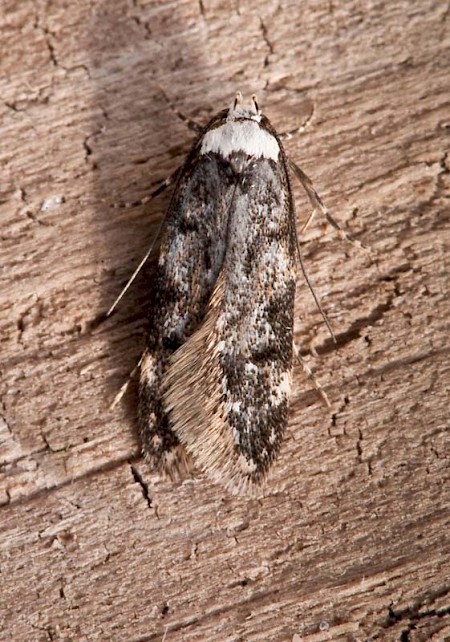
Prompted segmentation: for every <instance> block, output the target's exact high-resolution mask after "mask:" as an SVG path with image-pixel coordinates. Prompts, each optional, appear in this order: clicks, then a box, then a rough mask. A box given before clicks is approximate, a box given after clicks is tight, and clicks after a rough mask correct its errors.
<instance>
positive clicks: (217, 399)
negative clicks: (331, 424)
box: [163, 155, 296, 493]
mask: <svg viewBox="0 0 450 642" xmlns="http://www.w3.org/2000/svg"><path fill="white" fill-rule="evenodd" d="M241 161H242V155H241V158H239V155H237V157H236V158H235V159H231V165H233V164H235V165H236V164H240V166H241V167H242V162H241ZM294 226H295V220H294V208H293V203H292V196H291V192H290V188H289V180H288V177H287V172H286V165H285V162H284V157H283V159H282V161H280V162H279V163H274V162H273V161H271V160H265V159H258V160H257V161H254V162H252V161H251V160H250V161H248V159H247V166H246V169H244V170H243V171H241V173H240V180H239V182H238V183H237V185H236V189H235V192H234V196H233V200H232V203H231V206H230V214H229V222H228V238H227V244H226V253H225V259H224V264H223V268H222V270H221V272H220V277H219V279H218V281H217V284H216V286H215V288H214V293H213V295H212V297H211V300H210V302H209V305H208V313H207V315H206V318H205V320H204V322H203V323H202V325H201V327H200V328H199V330H197V332H195V333H194V334H193V335H192V336H191V337H190V338H189V339H188V340H187V341H186V343H185V344H184V345H182V346H181V347H180V348H179V349H178V350H177V351H176V352H174V354H173V355H172V356H171V357H170V365H169V368H168V370H167V373H166V374H165V375H164V380H163V394H164V405H165V408H166V410H167V412H168V415H169V418H170V424H171V426H172V428H173V430H174V432H175V433H176V435H177V436H178V437H179V439H180V441H181V443H183V444H184V445H185V446H186V449H187V451H188V452H189V453H190V455H191V456H192V457H193V459H194V463H195V465H196V466H199V467H200V468H201V469H203V470H204V471H205V472H206V473H207V474H208V476H209V477H211V478H212V479H214V480H217V481H219V482H220V483H222V484H224V485H225V486H226V487H228V489H229V490H231V491H232V492H235V493H239V492H241V491H247V490H250V489H251V488H252V487H253V485H254V484H255V483H259V482H260V481H261V480H262V479H263V477H264V475H265V473H266V471H267V469H268V468H269V466H270V463H271V462H272V460H273V459H274V457H275V456H276V454H277V452H278V450H279V446H280V443H281V438H282V435H283V433H284V429H285V427H286V423H287V415H288V398H289V392H290V384H291V370H292V350H293V347H292V346H293V306H294V294H295V251H296V249H295V228H294Z"/></svg>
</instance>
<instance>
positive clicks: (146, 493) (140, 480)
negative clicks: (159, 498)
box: [130, 463, 153, 509]
mask: <svg viewBox="0 0 450 642" xmlns="http://www.w3.org/2000/svg"><path fill="white" fill-rule="evenodd" d="M130 469H131V474H132V475H133V479H134V481H135V482H136V484H139V486H140V487H141V490H142V495H143V496H144V499H145V501H146V502H147V505H148V507H149V508H150V509H153V505H152V498H151V497H150V495H149V490H148V484H147V483H146V482H145V481H144V478H143V477H142V475H141V473H140V472H139V471H138V469H137V468H136V467H135V466H133V464H131V463H130Z"/></svg>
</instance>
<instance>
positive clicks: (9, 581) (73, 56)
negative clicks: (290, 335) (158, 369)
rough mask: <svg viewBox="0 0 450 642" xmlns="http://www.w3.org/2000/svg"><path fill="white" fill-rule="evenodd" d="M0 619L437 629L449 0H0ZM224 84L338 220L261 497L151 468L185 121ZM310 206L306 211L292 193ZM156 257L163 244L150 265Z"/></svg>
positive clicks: (6, 635)
mask: <svg viewBox="0 0 450 642" xmlns="http://www.w3.org/2000/svg"><path fill="white" fill-rule="evenodd" d="M0 11H1V25H0V33H1V81H0V87H1V106H0V110H1V133H0V141H1V142H0V160H1V190H2V198H1V201H0V208H1V209H0V212H1V272H0V274H1V302H0V306H1V307H0V309H1V315H0V333H1V334H0V337H1V374H2V377H1V409H0V412H1V417H0V449H1V456H0V460H1V464H2V465H1V471H0V475H1V476H0V501H1V502H2V504H3V506H2V508H1V541H0V546H1V549H0V550H1V562H0V591H1V594H0V639H1V640H14V641H16V640H17V641H29V642H35V641H36V642H38V641H39V642H41V641H42V642H43V641H45V640H64V641H66V642H68V641H69V640H73V641H77V642H78V641H80V642H94V641H97V640H112V641H117V642H119V641H125V640H126V641H131V642H144V640H145V641H160V640H162V639H163V636H164V634H165V633H166V637H165V640H166V642H179V641H182V640H184V641H186V642H187V641H189V642H191V641H196V640H207V641H220V642H225V641H226V642H232V641H233V642H238V641H249V642H250V641H251V642H253V641H256V640H259V641H266V640H269V641H274V642H286V641H287V642H291V641H294V642H300V640H301V641H303V642H319V641H328V640H332V641H338V640H339V641H342V642H344V641H346V642H349V641H360V642H362V641H366V640H387V641H392V642H393V641H397V640H398V641H401V642H422V641H424V640H427V641H433V642H438V641H442V640H446V639H450V561H449V556H450V533H449V531H450V527H449V526H450V512H449V500H450V491H449V440H448V422H449V398H448V387H449V383H450V376H449V354H448V325H447V320H448V317H449V314H450V305H449V298H448V284H449V276H448V274H449V268H450V261H449V255H448V243H449V236H450V235H449V216H448V215H449V207H450V203H449V185H450V160H449V157H448V156H447V151H446V150H447V149H448V142H449V131H450V72H449V68H450V9H449V5H448V3H447V2H444V1H443V0H439V1H433V0H409V1H408V0H403V1H402V0H393V1H392V2H375V1H373V2H372V1H370V0H365V1H363V0H349V1H348V2H344V1H343V0H340V1H337V0H330V1H325V0H324V1H319V0H317V1H311V2H308V1H307V2H296V1H291V2H284V1H282V2H269V1H257V0H252V1H251V2H244V1H243V0H241V2H239V1H238V0H236V1H234V2H232V1H230V2H225V1H211V2H210V1H209V0H200V1H199V2H194V1H188V0H185V1H178V2H170V1H168V0H167V1H161V2H157V1H155V2H151V1H146V0H134V1H132V0H130V1H129V2H127V1H126V0H113V1H111V0H109V1H106V0H105V1H103V2H102V1H100V0H91V1H89V0H80V1H78V0H77V2H71V3H67V2H64V1H63V0H54V1H53V2H46V1H44V0H34V1H33V0H20V2H18V1H16V0H2V3H1V9H0ZM236 89H241V90H242V91H243V92H244V93H245V94H246V95H247V96H248V95H249V94H251V93H252V92H254V91H255V92H257V93H258V97H259V102H260V104H261V105H262V106H263V108H264V111H265V112H266V113H267V115H268V116H269V117H270V118H271V120H272V122H273V123H274V125H275V126H276V127H277V128H278V129H279V130H281V131H282V130H293V129H295V128H296V127H298V126H300V125H301V124H302V123H304V122H305V121H308V120H309V125H308V127H307V129H306V131H305V132H304V133H301V134H299V135H294V136H293V137H292V138H291V139H290V140H289V141H288V142H287V143H286V148H287V151H288V153H289V155H290V156H291V157H292V158H293V159H294V160H295V161H296V162H298V163H299V164H300V165H301V166H302V167H303V169H304V170H305V171H306V172H307V173H308V174H309V175H310V176H311V178H312V179H313V181H314V183H315V186H316V188H317V189H318V191H319V193H320V194H321V195H322V197H323V198H324V200H325V202H326V203H327V204H328V206H329V207H330V209H331V210H332V212H333V213H334V215H335V216H336V218H338V219H339V220H340V221H341V222H342V223H343V224H344V225H345V227H346V229H348V231H349V232H351V233H352V234H354V235H355V236H356V237H357V238H358V239H360V240H361V241H363V242H364V243H366V244H367V245H368V246H370V247H371V248H372V253H371V255H367V254H364V253H363V252H361V251H359V250H358V249H356V248H354V247H351V246H349V245H348V244H346V243H344V242H342V241H341V240H339V239H338V238H337V237H336V235H335V233H334V231H333V230H332V229H330V228H329V227H328V226H327V225H326V224H324V222H323V221H322V220H321V219H320V217H316V219H315V221H314V224H313V225H312V227H311V228H310V230H308V233H307V234H306V236H305V238H304V243H303V244H302V247H303V250H304V254H305V261H306V264H307V267H308V270H309V274H310V277H311V279H312V281H313V282H314V283H315V284H316V287H317V289H318V291H319V292H320V294H321V296H322V300H323V305H324V307H325V309H326V310H327V312H328V314H329V316H330V318H331V321H332V324H333V326H334V328H335V330H336V333H337V336H338V346H337V348H335V347H334V346H333V345H332V343H331V341H330V339H329V337H328V336H327V333H326V329H325V328H324V326H323V323H322V322H321V319H320V315H319V313H318V311H317V310H316V309H315V307H314V303H313V301H312V298H311V296H310V294H309V292H308V291H307V289H306V287H305V285H304V282H303V280H302V278H301V276H299V287H298V298H297V328H296V329H297V335H296V338H297V340H298V342H299V343H300V344H301V345H302V347H303V348H304V351H305V355H309V354H310V350H311V348H314V349H315V351H316V353H317V354H316V356H315V357H314V358H313V357H309V358H308V357H307V359H308V363H309V364H310V365H311V367H313V369H314V370H315V372H316V375H317V377H318V378H319V380H320V381H321V382H322V384H323V385H324V387H325V389H326V391H327V393H328V395H329V396H330V397H331V399H332V401H333V408H332V409H331V410H330V411H329V410H327V408H325V407H324V405H323V403H322V402H321V400H320V397H318V395H317V393H316V392H315V391H314V390H313V389H312V387H311V384H310V383H309V381H308V380H306V379H305V376H304V374H303V372H302V370H301V368H300V367H299V368H297V369H296V376H295V392H294V396H293V401H292V419H291V421H290V425H289V430H288V434H287V436H286V440H285V443H284V446H283V449H282V452H281V456H280V457H279V460H278V462H277V464H276V465H275V466H274V470H273V474H272V476H271V478H270V480H269V483H268V484H267V488H266V496H265V497H264V498H263V499H259V500H258V499H245V498H232V497H230V496H228V495H226V494H224V493H223V492H222V490H221V488H220V487H217V486H214V485H212V484H210V483H209V482H208V481H206V480H204V479H202V478H200V477H198V478H196V479H194V480H192V481H187V482H185V483H183V484H180V485H176V484H172V483H170V482H168V481H163V480H161V479H159V478H158V476H157V475H155V474H154V473H152V472H151V471H149V470H148V469H147V467H146V466H145V464H144V463H143V461H142V460H141V459H140V457H139V446H138V444H137V440H136V436H135V397H134V394H133V392H131V393H130V394H129V395H128V396H127V397H126V399H125V401H124V403H123V404H122V405H121V406H119V407H118V408H117V409H116V410H114V411H111V410H110V409H109V405H110V403H111V401H112V399H113V398H114V395H115V394H116V392H117V390H118V388H119V387H120V385H121V384H122V383H123V381H124V380H125V378H126V376H127V373H128V372H129V371H130V370H131V369H132V368H133V366H134V364H135V362H136V360H137V359H138V357H139V354H140V351H141V350H142V345H143V330H144V325H145V315H146V310H145V306H146V300H147V297H146V288H147V286H148V275H149V274H150V272H151V270H147V274H142V275H141V276H140V277H139V279H138V281H137V283H136V285H135V286H134V287H133V289H132V290H131V292H130V293H129V294H128V296H127V297H126V299H125V301H124V302H123V305H122V306H121V308H120V312H119V313H118V314H117V315H116V316H114V317H113V318H112V319H111V320H110V321H108V322H106V323H104V324H102V325H100V326H99V327H98V328H97V330H96V331H95V332H93V331H92V327H91V321H92V320H93V319H95V317H96V316H97V315H99V314H100V313H101V312H103V311H104V310H105V309H106V308H107V307H108V306H109V304H110V303H111V302H112V301H113V299H114V297H115V296H116V294H117V292H118V291H119V290H120V288H121V287H122V285H123V283H124V282H125V280H126V279H127V277H128V276H129V274H130V273H131V272H132V270H133V269H134V267H135V266H136V265H137V263H138V261H139V259H140V257H141V256H142V255H143V253H144V252H145V250H146V248H147V247H148V244H149V243H150V242H151V239H152V238H153V236H154V234H155V232H156V229H157V224H158V222H159V221H160V220H161V216H162V212H163V211H164V209H165V207H166V206H167V203H168V198H169V195H168V194H166V195H164V196H162V197H161V198H160V199H159V200H157V201H154V202H152V203H151V204H149V205H146V206H139V207H135V208H132V209H130V208H128V209H126V208H120V207H118V205H119V204H120V203H121V202H122V201H126V202H127V201H134V200H136V199H139V198H141V197H143V196H145V195H146V194H148V193H149V191H150V189H151V186H152V184H154V183H155V181H157V180H158V179H160V178H164V177H165V176H167V175H168V174H169V173H170V172H172V171H173V170H174V169H175V168H176V167H177V166H178V165H179V164H180V162H181V161H182V159H183V156H184V154H185V153H186V151H187V149H188V148H189V144H190V140H191V139H192V134H191V133H190V132H189V131H188V130H187V128H186V126H185V124H183V123H182V122H181V120H180V119H179V118H178V116H177V114H176V110H179V111H181V112H183V113H184V114H186V115H187V116H190V117H193V118H195V119H196V120H198V121H201V122H205V121H206V119H207V118H208V117H209V116H210V115H211V114H212V113H213V112H215V111H217V110H218V109H221V108H223V107H224V106H226V105H227V104H228V101H230V99H231V97H232V96H233V94H234V92H235V91H236ZM296 194H297V195H298V198H297V203H298V208H297V209H298V222H299V223H298V224H299V228H300V225H301V223H302V222H304V221H305V220H306V218H307V216H308V213H309V206H308V204H307V201H306V199H305V196H304V194H302V192H301V190H300V189H297V188H296ZM150 267H151V266H150Z"/></svg>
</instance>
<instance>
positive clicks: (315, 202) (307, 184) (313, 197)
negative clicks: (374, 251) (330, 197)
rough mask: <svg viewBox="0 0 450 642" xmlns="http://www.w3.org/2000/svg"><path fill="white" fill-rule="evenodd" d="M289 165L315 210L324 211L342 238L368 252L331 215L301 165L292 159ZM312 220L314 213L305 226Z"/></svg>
mask: <svg viewBox="0 0 450 642" xmlns="http://www.w3.org/2000/svg"><path fill="white" fill-rule="evenodd" d="M289 167H290V168H291V169H292V171H293V172H294V174H295V176H296V178H297V179H298V181H299V182H300V183H301V185H302V186H303V189H304V190H305V192H306V195H307V196H308V198H309V201H310V203H311V205H312V206H313V208H314V210H320V211H321V212H322V214H323V215H324V217H325V218H326V220H327V221H328V223H329V224H330V225H331V226H332V227H334V229H335V230H337V231H338V232H339V236H340V237H341V238H342V239H345V240H346V241H349V242H350V243H352V244H353V245H356V247H358V248H359V249H362V250H364V251H366V252H367V251H369V249H368V248H367V247H366V246H365V245H363V244H362V243H361V242H360V241H358V240H357V239H355V238H353V236H351V235H350V234H348V233H347V232H345V230H343V229H342V227H341V226H340V225H339V223H338V222H337V221H336V220H335V219H334V218H333V217H332V216H331V214H330V212H329V211H328V208H327V207H326V206H325V205H324V203H323V202H322V199H321V198H320V196H319V195H318V193H317V192H316V190H315V189H314V185H313V184H312V181H311V179H310V178H308V176H307V175H306V174H305V172H304V171H303V170H302V169H300V167H299V166H298V165H296V164H295V163H294V162H293V161H292V160H289ZM311 220H312V215H311V216H310V217H309V219H308V221H307V224H306V226H305V228H306V227H307V226H308V225H309V224H310V222H311Z"/></svg>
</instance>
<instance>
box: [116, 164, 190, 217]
mask: <svg viewBox="0 0 450 642" xmlns="http://www.w3.org/2000/svg"><path fill="white" fill-rule="evenodd" d="M180 169H181V167H177V169H176V170H175V171H174V172H172V173H171V174H169V176H167V178H164V179H162V180H159V181H156V182H157V183H159V185H158V187H156V188H155V189H154V190H153V191H152V192H150V194H149V195H148V196H144V197H143V198H139V199H138V200H136V201H121V202H120V203H118V204H115V205H113V207H114V208H116V209H118V208H122V209H125V208H126V209H129V208H131V207H139V206H140V205H146V204H147V203H150V201H152V200H153V199H154V198H155V197H156V196H159V195H160V194H162V192H164V190H166V189H167V188H168V187H169V185H172V183H174V182H175V181H176V179H177V178H178V174H179V172H180Z"/></svg>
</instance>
